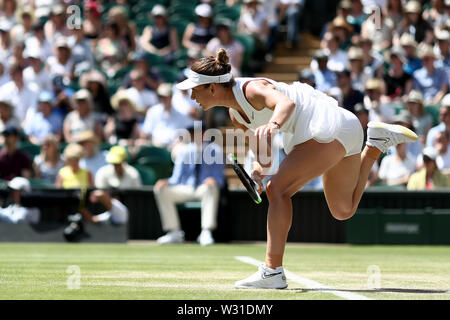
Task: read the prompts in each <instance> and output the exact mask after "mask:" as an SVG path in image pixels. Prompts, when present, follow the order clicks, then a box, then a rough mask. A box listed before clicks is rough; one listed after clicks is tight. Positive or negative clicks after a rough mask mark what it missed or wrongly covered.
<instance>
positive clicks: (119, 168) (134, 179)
mask: <svg viewBox="0 0 450 320" xmlns="http://www.w3.org/2000/svg"><path fill="white" fill-rule="evenodd" d="M126 160H127V151H126V150H125V148H124V147H121V146H114V147H111V149H110V150H109V153H108V155H107V156H106V162H107V163H108V164H106V165H105V166H103V167H101V168H100V169H99V170H98V171H97V174H96V175H95V187H96V188H99V189H108V188H115V189H133V188H139V187H141V186H142V181H141V177H140V176H139V172H138V171H137V170H136V169H135V168H133V167H132V166H130V165H128V164H127V162H126Z"/></svg>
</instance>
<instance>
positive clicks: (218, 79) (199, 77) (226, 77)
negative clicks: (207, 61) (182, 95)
mask: <svg viewBox="0 0 450 320" xmlns="http://www.w3.org/2000/svg"><path fill="white" fill-rule="evenodd" d="M232 77H233V75H232V74H231V72H230V73H226V74H222V75H220V76H207V75H204V74H200V73H197V72H195V71H192V70H190V71H189V76H188V78H187V79H186V80H184V81H182V82H180V83H178V84H177V85H176V87H177V88H178V89H180V90H189V89H192V88H195V87H197V86H200V85H202V84H209V83H226V82H229V81H230V80H231V78H232Z"/></svg>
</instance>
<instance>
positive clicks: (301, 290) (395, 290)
mask: <svg viewBox="0 0 450 320" xmlns="http://www.w3.org/2000/svg"><path fill="white" fill-rule="evenodd" d="M288 290H293V291H298V292H299V293H306V292H312V291H342V292H355V293H417V294H438V293H447V290H430V289H402V288H380V289H365V290H361V289H360V290H344V289H332V288H325V289H322V288H311V289H304V288H291V289H288Z"/></svg>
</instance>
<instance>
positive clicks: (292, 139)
mask: <svg viewBox="0 0 450 320" xmlns="http://www.w3.org/2000/svg"><path fill="white" fill-rule="evenodd" d="M255 79H256V78H236V79H235V81H236V84H235V86H234V87H233V93H234V96H235V98H236V100H237V102H238V103H239V104H240V106H241V107H242V110H243V111H244V112H245V113H246V115H247V118H248V119H249V120H250V123H248V122H246V121H245V120H244V119H243V117H242V116H241V115H240V114H239V112H237V111H236V110H234V109H231V110H232V113H233V116H234V117H235V119H236V120H237V121H238V122H239V123H241V124H243V125H244V126H246V127H247V128H249V129H252V130H255V129H256V128H258V127H260V126H262V125H264V124H267V123H268V122H269V121H270V119H271V117H272V114H273V111H272V110H270V109H268V108H264V109H263V110H260V111H258V110H255V109H254V108H253V107H252V106H251V105H250V103H249V102H248V101H247V99H246V98H245V96H244V91H243V87H244V85H245V83H247V82H249V81H250V80H255ZM259 79H264V80H267V81H269V82H270V83H272V84H273V85H274V86H275V88H276V89H277V90H278V91H280V92H282V93H283V94H284V95H286V96H287V97H289V98H290V99H291V100H292V101H293V102H294V103H295V106H296V107H295V109H294V111H293V113H292V115H291V116H290V118H289V119H288V121H286V123H285V124H283V126H282V127H281V129H280V131H281V132H282V133H283V147H284V151H285V152H286V154H289V153H290V152H291V151H292V149H293V148H294V147H295V146H296V145H299V144H301V143H303V142H306V141H308V140H311V139H314V140H316V141H318V142H320V143H329V142H332V141H333V140H338V141H339V142H340V143H341V144H342V145H343V146H344V148H345V150H346V155H345V156H346V157H349V156H352V155H355V154H359V153H360V152H361V149H362V146H363V141H364V132H363V129H362V126H361V123H360V122H359V120H358V118H357V117H356V116H355V115H354V114H353V113H351V112H350V111H348V110H346V109H344V108H341V107H339V106H338V103H337V101H336V100H335V99H333V98H331V97H329V96H327V95H326V94H324V93H323V92H321V91H318V90H315V89H314V88H312V87H311V86H309V85H307V84H304V83H300V82H294V83H293V84H290V85H289V84H286V83H282V82H276V81H273V80H270V79H266V78H259Z"/></svg>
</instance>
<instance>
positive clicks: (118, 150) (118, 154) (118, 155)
mask: <svg viewBox="0 0 450 320" xmlns="http://www.w3.org/2000/svg"><path fill="white" fill-rule="evenodd" d="M126 159H127V150H125V148H124V147H122V146H114V147H111V149H109V152H108V155H107V156H106V162H108V163H111V164H121V163H122V162H124V161H125V160H126Z"/></svg>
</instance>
